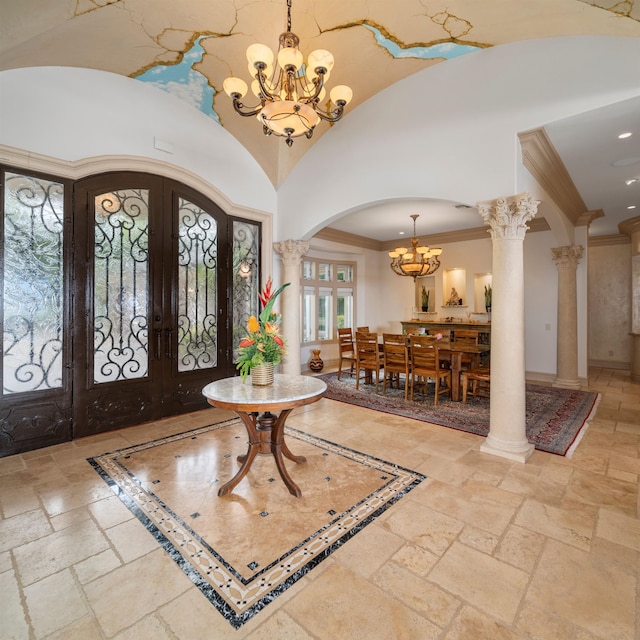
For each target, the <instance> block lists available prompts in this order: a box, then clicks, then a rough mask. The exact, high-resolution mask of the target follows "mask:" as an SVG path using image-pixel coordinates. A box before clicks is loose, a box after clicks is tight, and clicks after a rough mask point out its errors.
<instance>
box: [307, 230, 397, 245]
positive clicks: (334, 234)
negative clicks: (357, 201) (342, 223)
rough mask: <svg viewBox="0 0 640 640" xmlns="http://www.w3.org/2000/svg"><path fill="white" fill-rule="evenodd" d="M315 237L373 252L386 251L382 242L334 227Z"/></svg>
mask: <svg viewBox="0 0 640 640" xmlns="http://www.w3.org/2000/svg"><path fill="white" fill-rule="evenodd" d="M313 237H314V238H318V239H319V240H330V241H331V242H338V243H340V244H348V245H350V246H352V247H360V248H361V249H371V250H372V251H382V250H383V249H384V246H383V245H384V243H383V242H381V241H380V240H374V239H373V238H365V237H364V236H359V235H357V234H355V233H348V232H347V231H340V230H338V229H333V228H332V227H325V228H324V229H320V231H318V232H317V233H314V234H313Z"/></svg>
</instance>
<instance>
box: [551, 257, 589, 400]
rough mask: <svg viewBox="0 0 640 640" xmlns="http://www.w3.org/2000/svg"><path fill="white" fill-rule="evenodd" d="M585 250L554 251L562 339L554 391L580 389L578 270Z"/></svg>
mask: <svg viewBox="0 0 640 640" xmlns="http://www.w3.org/2000/svg"><path fill="white" fill-rule="evenodd" d="M583 251H584V247H581V246H577V245H571V246H568V247H558V248H557V249H551V255H552V256H553V260H554V261H555V263H556V267H557V268H558V337H557V342H558V345H557V363H556V379H555V381H554V383H553V386H554V387H562V388H563V389H579V388H580V382H579V380H578V293H577V281H576V270H577V268H578V262H579V260H580V258H582V254H583Z"/></svg>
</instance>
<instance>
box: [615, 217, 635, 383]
mask: <svg viewBox="0 0 640 640" xmlns="http://www.w3.org/2000/svg"><path fill="white" fill-rule="evenodd" d="M618 229H619V230H620V231H621V232H622V233H624V234H625V235H628V236H629V237H630V238H631V340H632V341H633V342H632V344H633V346H632V350H631V379H632V380H633V381H634V382H640V217H638V218H630V219H629V220H625V221H624V222H621V223H620V224H619V225H618Z"/></svg>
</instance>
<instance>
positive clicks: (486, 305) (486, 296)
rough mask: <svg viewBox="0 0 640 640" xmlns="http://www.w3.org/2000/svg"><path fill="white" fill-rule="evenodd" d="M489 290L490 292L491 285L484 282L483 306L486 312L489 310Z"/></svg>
mask: <svg viewBox="0 0 640 640" xmlns="http://www.w3.org/2000/svg"><path fill="white" fill-rule="evenodd" d="M491 292H492V289H491V285H490V284H485V285H484V308H485V310H486V312H487V313H489V312H490V311H491Z"/></svg>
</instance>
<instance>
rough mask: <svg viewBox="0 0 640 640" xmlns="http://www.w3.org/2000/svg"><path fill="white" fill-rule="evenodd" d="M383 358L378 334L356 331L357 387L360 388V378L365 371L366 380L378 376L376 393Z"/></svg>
mask: <svg viewBox="0 0 640 640" xmlns="http://www.w3.org/2000/svg"><path fill="white" fill-rule="evenodd" d="M381 368H382V359H381V358H380V350H379V348H378V334H377V333H372V332H368V333H367V332H364V331H356V389H359V388H360V379H361V377H362V375H361V374H362V373H364V377H365V381H368V380H371V381H372V382H373V380H372V377H373V374H374V373H375V376H376V393H378V384H379V381H380V369H381Z"/></svg>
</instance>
